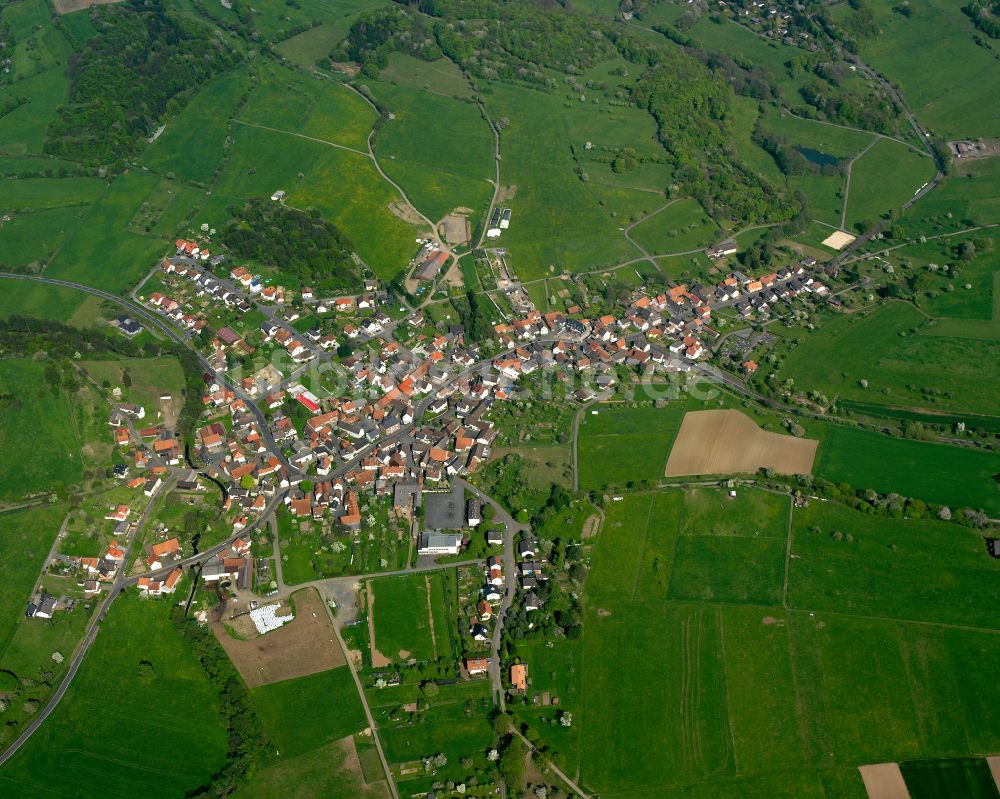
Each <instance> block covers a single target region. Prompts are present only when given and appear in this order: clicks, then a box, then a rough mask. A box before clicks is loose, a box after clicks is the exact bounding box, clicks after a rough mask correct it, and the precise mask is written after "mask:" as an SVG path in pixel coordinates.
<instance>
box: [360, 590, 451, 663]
mask: <svg viewBox="0 0 1000 799" xmlns="http://www.w3.org/2000/svg"><path fill="white" fill-rule="evenodd" d="M450 574H451V573H450V572H447V571H439V572H429V573H425V574H414V575H407V576H405V577H386V578H383V579H381V580H372V581H370V582H369V583H368V586H369V588H368V607H369V619H370V621H369V624H370V625H371V624H372V622H371V619H374V626H373V627H372V629H373V631H374V640H373V641H372V655H373V656H372V661H373V663H374V665H376V666H378V665H379V664H378V663H377V662H375V661H376V660H377V656H378V655H381V656H382V658H383V659H384V660H386V661H387V662H392V661H407V660H410V659H413V660H416V661H418V662H419V661H433V660H437V659H439V658H449V657H451V653H452V634H451V628H452V623H451V621H450V619H451V617H452V616H453V615H454V608H451V609H449V599H448V596H447V595H446V589H445V582H446V581H447V580H448V579H450ZM373 595H374V602H373V601H372V596H373Z"/></svg>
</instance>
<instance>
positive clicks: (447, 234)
mask: <svg viewBox="0 0 1000 799" xmlns="http://www.w3.org/2000/svg"><path fill="white" fill-rule="evenodd" d="M439 228H440V231H441V233H442V234H443V235H444V240H445V241H446V242H448V243H449V244H465V243H467V242H468V241H469V239H471V238H472V226H471V225H470V224H469V220H468V219H466V218H465V217H464V216H462V215H461V214H459V213H457V212H453V213H450V214H448V216H446V217H445V218H444V219H442V220H441V224H440V225H439Z"/></svg>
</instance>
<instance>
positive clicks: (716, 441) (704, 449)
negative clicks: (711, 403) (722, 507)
mask: <svg viewBox="0 0 1000 799" xmlns="http://www.w3.org/2000/svg"><path fill="white" fill-rule="evenodd" d="M817 446H819V442H818V441H814V440H812V439H808V438H795V437H794V436H785V435H780V434H778V433H769V432H767V431H766V430H761V429H760V428H759V427H758V426H757V425H756V424H755V423H754V421H753V419H751V418H750V417H749V416H747V415H746V414H744V413H741V412H740V411H733V410H713V411H691V412H690V413H687V414H685V416H684V421H683V422H682V423H681V429H680V432H679V433H678V435H677V440H676V441H675V442H674V446H673V448H672V449H671V450H670V458H669V459H668V460H667V468H666V476H667V477H682V476H687V475H697V474H733V473H740V472H743V473H751V474H752V473H754V472H756V471H757V470H758V469H761V468H768V469H774V471H776V472H780V473H781V474H809V473H811V472H812V467H813V460H814V459H815V458H816V447H817Z"/></svg>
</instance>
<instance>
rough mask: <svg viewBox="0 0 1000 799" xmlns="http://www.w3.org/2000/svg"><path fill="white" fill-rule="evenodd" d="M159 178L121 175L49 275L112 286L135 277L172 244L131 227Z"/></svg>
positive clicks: (54, 261) (122, 286) (125, 285)
mask: <svg viewBox="0 0 1000 799" xmlns="http://www.w3.org/2000/svg"><path fill="white" fill-rule="evenodd" d="M158 182H159V180H158V178H156V177H155V176H152V175H148V174H143V173H141V172H138V171H132V172H129V173H127V174H123V175H120V176H119V177H117V178H116V179H115V180H114V182H113V183H112V184H111V185H110V186H109V187H108V188H107V190H106V191H105V192H104V193H103V194H102V195H101V196H100V198H99V199H98V200H97V202H96V203H94V204H93V205H92V206H91V208H90V211H89V212H88V213H87V215H86V216H85V217H84V218H83V219H82V220H81V221H80V224H79V225H78V226H77V228H76V229H75V230H74V231H73V232H72V234H71V235H69V236H67V238H66V240H65V242H64V244H63V246H62V247H61V248H60V250H59V252H58V253H57V254H56V256H55V257H54V258H53V259H52V261H51V263H50V264H49V267H48V269H47V270H46V273H45V274H46V276H47V277H54V278H60V279H62V280H69V281H72V282H74V283H83V284H85V285H89V286H95V287H97V288H102V289H104V290H106V291H111V292H117V291H122V290H124V289H126V288H128V287H129V286H131V285H132V284H133V283H135V282H136V280H138V278H139V276H140V275H142V274H144V273H145V272H147V271H148V270H149V269H150V267H152V266H153V264H154V263H155V259H156V257H157V256H158V255H161V254H163V252H164V250H165V249H166V247H165V245H166V242H165V241H163V240H162V239H155V238H151V237H147V236H143V235H139V234H137V233H132V232H130V231H128V230H127V229H126V228H127V226H128V225H129V222H130V221H131V220H132V217H133V216H135V213H136V212H137V211H138V210H139V208H140V206H141V205H142V204H143V201H144V200H145V199H146V197H147V196H148V195H149V194H150V193H151V192H152V191H154V190H155V188H156V187H157V185H158ZM80 299H81V300H82V297H81V298H80Z"/></svg>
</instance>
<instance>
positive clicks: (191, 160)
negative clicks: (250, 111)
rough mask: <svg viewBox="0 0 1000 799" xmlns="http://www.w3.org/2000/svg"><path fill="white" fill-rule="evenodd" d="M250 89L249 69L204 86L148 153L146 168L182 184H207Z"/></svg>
mask: <svg viewBox="0 0 1000 799" xmlns="http://www.w3.org/2000/svg"><path fill="white" fill-rule="evenodd" d="M249 88H250V78H249V76H248V74H247V70H246V69H236V70H233V71H232V72H230V73H228V74H226V75H223V76H222V77H220V78H217V79H216V80H214V81H213V82H212V83H210V84H208V85H207V86H205V87H204V88H203V89H202V90H201V91H200V92H198V94H196V95H195V96H194V98H193V99H192V100H191V102H190V103H188V105H187V106H185V108H184V110H183V111H181V112H180V113H179V114H178V115H177V116H175V117H174V118H173V119H171V120H170V121H169V122H168V123H167V127H166V129H165V130H164V131H163V133H161V134H160V136H159V137H158V138H157V139H156V141H155V142H153V143H152V144H151V145H150V146H149V147H148V148H147V149H146V150H145V152H144V153H143V154H142V163H143V165H145V166H147V167H148V168H149V169H151V170H153V171H154V172H159V173H161V174H173V175H176V176H177V178H179V179H180V180H191V181H199V182H202V183H204V182H207V181H208V180H209V179H210V178H211V177H212V175H213V174H214V173H215V170H216V169H218V168H219V164H220V163H221V162H222V157H223V154H224V148H225V144H226V137H227V136H228V135H229V118H230V117H231V116H232V115H233V113H234V112H235V111H236V107H237V103H239V102H240V100H241V99H242V98H243V96H244V95H245V94H246V92H247V90H248V89H249Z"/></svg>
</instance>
